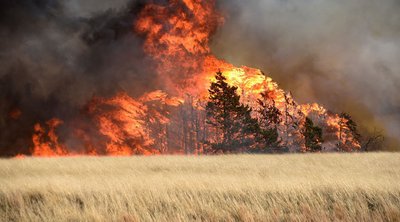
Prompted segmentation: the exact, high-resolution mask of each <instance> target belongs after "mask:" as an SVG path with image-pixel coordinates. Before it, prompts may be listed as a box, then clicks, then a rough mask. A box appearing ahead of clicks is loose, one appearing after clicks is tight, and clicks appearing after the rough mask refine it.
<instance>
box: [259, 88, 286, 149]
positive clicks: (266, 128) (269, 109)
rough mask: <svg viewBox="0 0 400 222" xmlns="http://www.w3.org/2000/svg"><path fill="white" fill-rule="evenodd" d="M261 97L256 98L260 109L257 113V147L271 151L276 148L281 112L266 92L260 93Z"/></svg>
mask: <svg viewBox="0 0 400 222" xmlns="http://www.w3.org/2000/svg"><path fill="white" fill-rule="evenodd" d="M261 97H262V99H259V100H258V104H259V106H260V109H258V113H259V119H258V124H259V132H258V135H257V142H258V143H259V144H258V149H259V151H261V152H265V151H272V149H273V148H277V146H278V144H279V141H278V137H279V134H278V125H279V123H281V122H282V119H281V116H282V113H281V112H280V110H279V109H278V108H277V107H276V106H275V100H274V99H273V98H271V97H270V96H269V93H268V92H265V93H261Z"/></svg>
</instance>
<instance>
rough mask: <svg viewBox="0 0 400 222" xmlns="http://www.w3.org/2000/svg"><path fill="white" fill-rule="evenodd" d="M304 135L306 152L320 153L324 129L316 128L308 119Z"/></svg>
mask: <svg viewBox="0 0 400 222" xmlns="http://www.w3.org/2000/svg"><path fill="white" fill-rule="evenodd" d="M302 133H303V136H304V139H305V146H306V151H309V152H319V151H321V150H322V146H321V143H322V129H321V128H320V127H318V126H314V123H313V121H312V120H311V119H310V118H308V117H306V122H305V124H304V130H303V132H302Z"/></svg>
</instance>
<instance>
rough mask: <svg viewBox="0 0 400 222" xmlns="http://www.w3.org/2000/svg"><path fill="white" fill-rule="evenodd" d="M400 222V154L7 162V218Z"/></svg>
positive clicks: (2, 183) (2, 185)
mask: <svg viewBox="0 0 400 222" xmlns="http://www.w3.org/2000/svg"><path fill="white" fill-rule="evenodd" d="M337 220H340V221H400V154H394V153H375V154H315V155H271V156H268V155H258V156H252V155H238V156H235V155H232V156H200V157H194V156H191V157H187V156H155V157H129V158H112V157H110V158H108V157H98V158H97V157H73V158H50V159H41V158H26V159H2V160H0V221H337Z"/></svg>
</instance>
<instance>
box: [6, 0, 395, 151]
mask: <svg viewBox="0 0 400 222" xmlns="http://www.w3.org/2000/svg"><path fill="white" fill-rule="evenodd" d="M145 2H149V1H145V0H142V1H129V0H114V1H111V0H107V1H106V0H101V1H98V0H71V1H58V2H57V1H50V0H36V1H29V0H21V1H12V0H5V1H2V2H1V3H0V47H1V51H0V154H1V155H13V154H15V153H16V152H18V153H19V152H26V151H27V150H26V148H23V147H26V146H25V145H26V144H29V143H30V140H31V135H32V131H33V129H32V126H33V124H34V123H36V122H38V121H47V120H48V119H50V118H52V117H58V118H62V119H64V120H68V119H69V118H73V117H74V116H76V115H77V114H78V113H79V112H80V110H81V109H82V107H83V106H84V105H85V104H86V103H87V102H88V100H90V98H92V96H93V95H99V96H109V95H112V94H113V93H115V92H118V91H120V90H124V91H127V92H128V93H129V94H130V95H131V96H140V95H141V94H142V93H143V92H145V91H149V90H154V89H164V88H165V87H166V86H164V85H163V83H162V82H161V81H158V80H157V75H156V74H155V71H154V61H152V60H151V59H149V58H148V57H147V56H146V55H145V53H144V52H143V49H142V43H143V39H141V37H139V36H137V35H135V34H134V32H133V22H134V21H135V19H136V16H137V13H138V11H139V9H140V8H141V6H142V4H143V3H145ZM156 2H166V1H162V0H158V1H156ZM218 4H219V8H220V9H221V10H222V11H223V13H224V15H226V20H225V24H224V26H222V27H221V28H220V30H219V31H218V33H217V34H216V36H215V37H214V39H213V50H214V51H215V52H216V53H217V55H218V56H220V57H221V58H224V59H226V60H228V61H229V62H233V63H236V64H237V65H248V66H256V67H258V68H261V69H262V70H263V71H265V72H266V73H268V74H269V75H270V76H272V77H273V78H274V79H275V80H276V81H277V82H278V83H279V84H280V85H282V86H283V87H284V88H285V89H286V90H291V91H292V92H293V93H294V95H295V96H296V98H298V99H299V100H300V101H301V102H314V101H317V102H319V103H322V104H324V105H325V106H326V107H327V108H329V109H332V110H333V111H336V112H340V111H342V110H344V111H347V112H349V113H350V114H352V115H354V116H355V117H356V119H357V120H358V121H360V122H361V123H362V125H364V126H366V127H371V128H373V127H374V126H377V127H381V128H383V129H385V130H386V131H387V133H388V135H390V136H392V137H395V136H398V135H400V96H399V94H400V62H399V58H400V23H399V21H400V15H399V14H398V11H400V3H399V2H398V1H396V0H385V1H383V2H377V1H373V0H363V1H361V0H350V1H340V0H336V1H328V0H324V1H322V0H311V1H306V0H301V1H295V0H281V1H278V0H252V1H240V0H221V1H218ZM16 110H21V111H22V114H21V116H20V117H18V118H16V120H15V119H13V118H10V116H12V115H10V113H17V112H16ZM17 116H18V115H17ZM377 122H381V123H382V124H380V123H377ZM9 147H15V149H17V150H10V149H9ZM18 149H19V150H18Z"/></svg>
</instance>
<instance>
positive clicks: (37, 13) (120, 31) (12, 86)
mask: <svg viewBox="0 0 400 222" xmlns="http://www.w3.org/2000/svg"><path fill="white" fill-rule="evenodd" d="M140 7H141V3H140V2H139V1H135V2H132V1H125V0H124V1H122V0H120V1H97V0H96V1H94V0H93V1H89V0H88V1H75V0H73V1H64V2H63V1H50V0H38V1H30V0H21V1H12V0H6V1H1V3H0V47H1V53H0V154H1V155H15V154H16V153H28V152H29V151H28V150H27V147H31V146H30V143H31V138H30V137H31V135H32V133H33V125H34V123H35V122H41V121H47V120H48V119H50V118H53V117H57V118H61V119H63V120H68V119H69V118H72V117H74V116H76V115H77V114H79V112H80V111H81V109H82V107H83V106H84V105H85V103H87V101H88V100H89V99H90V98H92V96H94V95H96V96H105V95H108V96H109V95H112V94H113V93H115V92H117V91H121V90H125V91H127V92H128V93H130V95H132V96H139V95H141V94H140V93H142V92H144V91H145V90H150V89H149V88H150V86H151V87H154V88H162V87H161V86H158V85H157V84H158V83H157V81H156V80H155V78H154V77H155V75H154V74H153V73H154V71H152V70H151V69H150V68H146V67H154V65H152V64H151V61H150V59H148V58H147V57H146V56H145V55H144V53H143V51H142V43H141V41H142V40H141V39H139V38H138V37H137V36H135V35H134V33H133V31H132V30H133V28H132V24H133V22H134V20H135V16H136V15H137V13H136V11H137V10H139V9H140Z"/></svg>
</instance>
